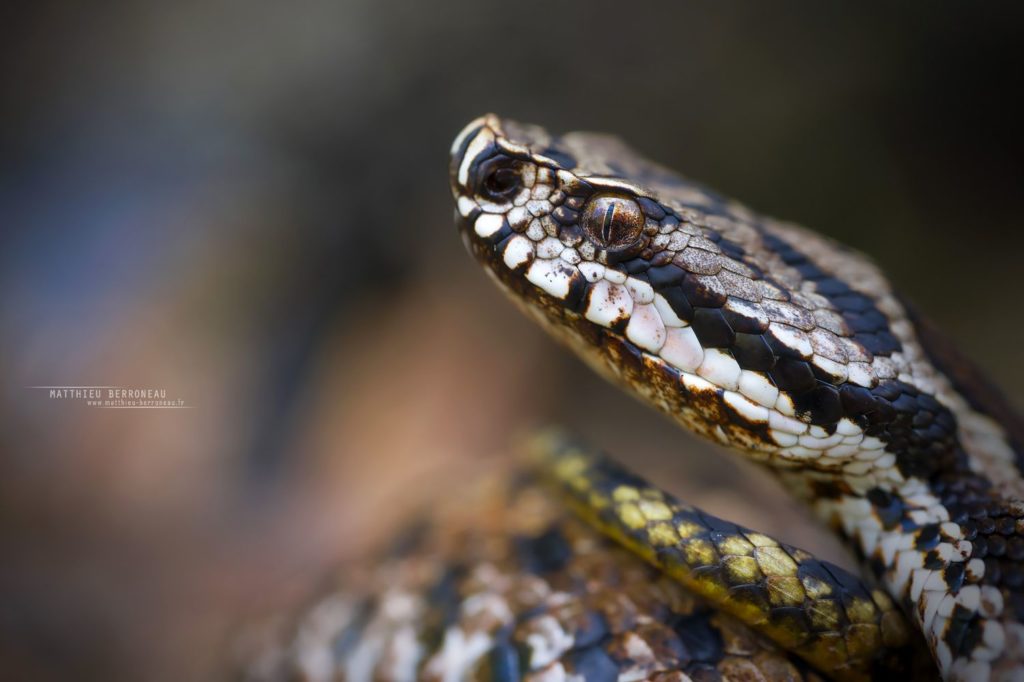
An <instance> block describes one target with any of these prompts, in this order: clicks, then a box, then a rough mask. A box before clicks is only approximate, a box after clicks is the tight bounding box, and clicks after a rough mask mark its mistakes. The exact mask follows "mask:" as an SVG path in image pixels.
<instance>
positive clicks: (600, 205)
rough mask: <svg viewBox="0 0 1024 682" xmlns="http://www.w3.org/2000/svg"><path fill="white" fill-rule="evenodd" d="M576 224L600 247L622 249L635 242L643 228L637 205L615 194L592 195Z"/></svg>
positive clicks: (641, 213) (642, 219) (627, 198)
mask: <svg viewBox="0 0 1024 682" xmlns="http://www.w3.org/2000/svg"><path fill="white" fill-rule="evenodd" d="M580 225H581V226H582V227H583V230H584V232H586V234H587V236H589V237H590V239H591V240H593V241H594V242H595V243H596V244H597V245H598V246H600V247H601V248H609V249H622V248H626V247H629V246H631V245H633V244H635V243H636V242H637V240H638V239H639V237H640V235H641V232H642V231H643V228H644V214H643V212H642V211H641V210H640V205H639V204H637V202H636V201H634V200H633V199H632V198H630V197H625V196H621V195H615V194H597V195H594V196H592V197H591V198H590V199H589V200H588V201H587V203H586V205H585V206H584V208H583V213H582V215H581V216H580Z"/></svg>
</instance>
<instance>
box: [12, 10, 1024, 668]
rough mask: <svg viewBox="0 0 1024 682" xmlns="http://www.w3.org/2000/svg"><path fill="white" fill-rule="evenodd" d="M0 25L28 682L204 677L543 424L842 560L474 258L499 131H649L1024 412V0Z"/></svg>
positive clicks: (19, 602) (693, 172)
mask: <svg viewBox="0 0 1024 682" xmlns="http://www.w3.org/2000/svg"><path fill="white" fill-rule="evenodd" d="M0 25H2V26H3V27H4V33H5V34H6V35H5V37H4V39H3V40H2V41H0V58H2V60H3V69H2V75H0V79H2V81H0V84H2V87H0V93H2V94H0V97H2V98H3V106H2V108H0V152H2V155H0V234H2V237H0V239H2V243H0V329H2V330H3V333H2V336H0V372H2V375H3V377H4V380H3V382H2V384H0V406H2V417H0V666H2V667H0V671H2V672H0V676H2V677H4V678H5V679H20V680H36V679H38V680H51V679H53V680H56V679H67V678H68V677H71V676H72V675H73V676H74V677H75V678H77V679H82V680H92V679H140V680H141V679H146V680H150V679H152V680H165V679H166V680H171V679H174V680H182V679H209V678H212V677H213V676H215V675H216V671H217V670H218V667H217V666H218V665H219V663H220V661H221V660H222V652H223V650H224V648H225V642H227V641H228V638H229V636H230V634H231V632H232V631H233V627H234V624H235V623H237V622H238V621H239V619H243V618H249V617H252V616H254V615H258V614H261V613H265V612H267V611H273V610H275V609H282V608H285V607H286V606H287V605H288V604H291V603H293V602H294V600H295V599H297V598H300V597H301V596H303V595H305V594H306V593H308V591H309V590H310V589H312V587H313V586H315V585H316V584H317V581H318V580H319V578H320V576H322V574H323V573H324V571H325V570H327V569H328V568H329V567H330V566H332V565H335V563H336V562H339V561H343V560H345V559H346V558H349V557H353V556H358V555H360V554H363V553H365V552H367V551H369V550H371V549H372V548H373V547H374V546H376V545H378V544H380V541H381V538H384V537H386V535H387V533H388V532H390V530H392V529H394V528H395V527H396V526H397V525H399V524H400V523H401V522H402V519H403V518H406V517H407V515H408V514H409V513H410V512H409V510H410V509H415V508H417V507H418V506H419V507H420V508H422V505H424V504H426V505H428V506H429V501H430V499H431V498H432V497H433V496H436V495H438V494H441V492H440V491H443V490H444V489H445V486H452V485H458V484H460V483H464V482H466V481H468V480H470V479H471V478H472V476H473V475H475V474H476V473H479V472H483V471H487V470H492V469H494V468H495V467H500V466H502V465H503V463H504V462H505V461H506V460H507V459H508V451H509V448H508V444H509V442H510V439H511V438H513V437H514V435H515V434H517V433H519V432H520V431H521V430H522V429H524V428H526V427H528V426H530V425H531V424H535V423H541V422H545V421H559V422H564V423H568V424H569V425H571V426H573V427H575V428H577V429H578V430H580V431H582V432H583V433H586V434H589V435H590V438H591V440H593V441H594V442H596V443H598V444H600V445H602V446H605V447H607V448H609V449H610V450H611V451H613V452H615V453H617V454H618V455H619V456H620V457H623V458H627V459H629V460H630V461H631V462H633V464H634V466H636V467H637V468H638V469H640V471H641V472H643V473H645V474H647V475H652V476H658V477H659V480H660V481H661V482H662V483H664V485H666V486H667V487H669V488H670V489H672V490H674V491H676V492H678V493H680V494H683V495H684V496H685V497H686V498H687V499H688V500H689V501H691V502H694V503H699V504H702V505H705V506H707V507H708V508H709V509H710V510H711V511H713V512H716V513H718V514H720V515H723V516H728V517H729V518H732V519H735V520H737V521H741V522H745V523H747V524H750V525H755V526H757V527H759V528H762V529H764V530H768V531H773V532H776V533H778V534H780V535H781V536H782V537H783V538H785V539H787V540H789V541H791V542H793V543H794V544H800V545H803V546H806V547H808V548H809V549H814V550H817V551H820V552H822V553H824V554H826V555H827V556H830V557H832V558H835V559H837V560H839V561H843V560H844V558H843V555H842V554H841V552H840V551H839V550H838V549H837V547H836V545H835V544H834V543H832V542H831V541H830V540H829V539H828V538H827V537H826V536H825V534H824V533H823V532H822V531H821V530H820V529H818V528H817V527H815V526H814V525H812V524H811V523H809V522H807V521H805V520H804V519H803V515H802V513H801V510H800V509H798V508H796V507H795V506H794V505H792V504H790V503H788V502H784V501H781V500H780V499H779V497H778V495H779V491H778V488H777V487H775V486H774V484H773V483H772V482H771V481H770V480H768V479H766V477H765V476H764V475H763V474H762V473H761V472H758V471H754V470H752V469H751V468H750V467H748V466H746V465H743V464H741V463H738V462H736V461H734V460H733V459H732V458H730V457H726V456H723V455H722V453H721V452H716V451H715V450H714V449H713V448H711V447H710V446H705V445H703V444H701V443H698V442H696V441H695V440H693V439H691V438H689V437H687V436H686V435H684V434H682V433H680V432H677V430H676V429H675V427H674V426H672V425H671V424H669V423H668V422H667V421H665V420H663V419H661V418H660V417H658V416H657V415H654V414H653V413H650V412H649V411H648V410H646V409H645V408H643V407H642V406H640V405H639V404H635V403H633V402H632V401H631V400H629V399H628V398H626V397H624V396H622V395H620V393H619V392H618V391H616V390H615V389H613V388H611V387H610V386H606V385H604V384H603V383H601V381H600V380H599V379H597V378H595V377H593V376H592V375H591V374H590V373H589V371H587V370H586V369H584V368H583V367H582V366H581V365H580V364H579V363H578V362H577V361H576V360H574V359H573V358H571V357H570V356H569V355H568V354H567V353H566V352H564V351H562V350H561V349H560V348H558V347H556V346H555V345H554V344H553V343H552V342H550V341H549V340H548V339H547V338H545V337H544V336H542V334H541V332H540V331H538V330H537V329H535V328H534V327H533V325H532V323H530V322H528V321H527V320H526V319H525V318H522V317H521V316H520V315H519V314H518V313H516V312H515V311H514V310H513V308H512V307H511V306H509V305H507V304H506V303H505V302H504V301H503V300H502V299H501V297H500V295H499V293H498V292H497V291H496V290H495V289H494V288H493V287H492V286H491V285H490V284H489V283H488V282H487V280H486V279H485V278H484V276H483V275H482V273H480V272H479V271H478V270H477V267H476V265H475V264H474V263H473V262H472V261H471V259H470V258H469V257H467V255H466V254H465V253H464V252H463V248H462V246H461V244H460V242H459V240H458V239H457V237H456V233H455V231H454V228H453V226H452V224H451V209H452V206H451V200H450V197H449V193H448V188H447V184H446V154H447V151H448V147H449V144H450V141H451V139H452V138H453V136H454V135H455V134H456V133H457V132H458V131H459V129H460V128H461V127H462V125H463V124H464V123H466V122H467V121H468V120H469V119H470V118H472V117H474V116H477V115H479V114H481V113H483V112H486V111H496V112H499V113H501V114H503V115H506V116H510V117H515V118H520V119H523V120H527V121H532V122H537V123H542V124H545V125H547V126H549V127H552V128H554V129H558V130H566V129H596V130H604V131H609V132H613V133H617V134H619V135H621V136H624V137H626V138H627V139H628V140H630V141H631V142H632V143H633V144H634V145H635V146H636V147H638V148H639V149H640V150H641V151H643V152H645V153H646V154H648V155H649V156H651V157H653V158H655V159H656V160H658V161H661V162H663V163H665V164H667V165H669V166H672V167H675V168H677V169H679V170H681V171H683V172H684V173H686V174H687V175H689V176H690V177H693V178H697V179H700V180H702V181H703V182H705V183H707V184H709V185H711V186H713V187H716V188H718V189H719V190H721V191H722V192H723V193H725V194H728V195H731V196H734V197H737V198H739V199H741V200H743V201H745V202H747V203H748V204H749V205H751V206H752V207H754V208H756V209H758V210H760V211H763V212H766V213H769V214H772V215H775V216H778V217H782V218H787V219H791V220H794V221H798V222H801V223H804V224H806V225H809V226H811V227H814V228H816V229H818V230H819V231H821V232H823V233H826V234H829V235H832V236H834V237H836V238H839V239H841V240H842V241H845V242H847V243H849V244H851V245H853V246H855V247H857V248H859V249H861V250H863V251H866V252H868V253H870V254H871V255H872V256H873V257H874V258H875V259H877V260H878V261H879V262H880V263H881V264H882V265H883V267H884V268H885V269H886V270H887V271H888V272H889V273H890V274H891V275H892V277H893V279H894V280H895V281H896V282H897V284H898V285H899V286H900V287H901V288H902V289H903V291H904V292H906V293H907V294H908V295H909V296H910V297H911V298H912V299H914V300H915V301H917V302H918V303H919V305H920V306H921V307H922V308H923V309H924V310H925V311H926V313H927V314H929V315H930V316H931V317H933V318H935V319H936V321H937V322H938V323H939V324H940V325H941V326H942V327H944V328H945V329H946V330H948V332H949V334H950V335H951V336H952V337H953V338H954V339H955V340H956V341H957V342H958V343H959V344H960V345H961V346H962V347H963V348H964V349H966V350H967V352H968V353H969V354H970V355H972V356H973V357H975V358H976V359H977V360H979V361H980V362H981V364H982V365H983V366H985V367H986V368H987V369H988V370H990V372H991V373H992V374H993V375H994V377H995V379H996V380H997V381H998V383H999V384H1001V386H1002V387H1003V388H1004V389H1005V390H1006V391H1007V392H1008V393H1009V394H1010V396H1011V399H1012V400H1013V401H1014V402H1015V403H1016V404H1017V405H1018V406H1020V405H1021V403H1022V399H1024V389H1022V388H1021V387H1022V385H1024V362H1021V360H1020V348H1021V346H1022V344H1024V318H1022V315H1021V314H1020V307H1019V306H1020V303H1021V298H1020V297H1021V294H1024V286H1022V285H1021V279H1020V276H1021V275H1020V268H1021V256H1022V254H1024V250H1022V247H1024V231H1022V230H1021V229H1020V228H1021V214H1022V210H1024V196H1022V187H1024V184H1022V181H1024V168H1022V159H1024V139H1022V126H1021V121H1022V120H1024V107H1022V105H1021V103H1020V102H1021V99H1020V97H1019V95H1020V90H1021V85H1022V80H1021V79H1022V74H1024V51H1022V50H1021V49H1020V39H1021V36H1022V35H1024V34H1022V30H1024V8H1022V7H1021V6H1020V5H1019V4H1014V3H1009V2H989V3H985V4H984V5H970V6H969V5H966V4H964V5H955V4H953V3H940V4H933V3H913V2H912V3H901V4H899V5H890V6H884V7H883V6H881V5H876V4H875V3H857V4H856V5H850V6H847V7H845V8H844V7H841V6H840V5H839V4H838V3H812V2H802V3H801V2H790V3H782V4H778V3H773V4H772V5H771V6H769V5H766V4H762V3H747V4H740V3H730V2H724V3H711V2H695V3H661V4H653V3H652V4H648V3H628V4H627V5H623V4H622V3H612V2H590V3H586V4H583V3H569V2H538V3H532V2H525V1H523V2H515V3H510V2H504V3H498V4H493V5H491V4H489V3H484V2H470V1H468V0H449V1H445V2H435V3H396V2H384V1H379V0H342V1H336V2H324V1H320V0H299V1H298V2H291V3H272V2H266V1H265V0H256V1H253V0H249V1H246V2H241V1H234V2H232V1H216V2H205V1H204V2H199V1H197V0H182V1H180V2H173V3H148V2H97V3H59V2H51V1H48V0H42V1H38V2H33V3H18V4H15V3H8V4H7V5H5V7H4V8H3V9H0ZM39 385H117V386H128V387H143V388H162V389H165V390H166V391H167V393H168V397H174V398H179V397H180V398H182V399H184V400H185V401H186V403H187V404H188V405H189V406H190V408H189V409H180V410H106V409H98V408H94V407H88V406H86V405H85V404H84V402H82V401H74V400H51V399H49V398H48V396H47V393H46V392H45V391H42V390H38V389H31V388H28V387H31V386H39Z"/></svg>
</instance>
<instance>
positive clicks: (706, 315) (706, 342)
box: [691, 308, 736, 348]
mask: <svg viewBox="0 0 1024 682" xmlns="http://www.w3.org/2000/svg"><path fill="white" fill-rule="evenodd" d="M691 324H692V325H693V331H694V333H695V334H696V335H697V338H698V339H699V340H700V342H701V345H702V346H704V347H705V348H729V347H730V346H732V345H733V343H734V342H735V341H736V333H735V332H734V331H733V330H732V327H730V326H729V323H728V322H727V321H726V319H725V316H724V315H723V314H722V311H721V309H719V308H697V309H696V310H694V314H693V322H691Z"/></svg>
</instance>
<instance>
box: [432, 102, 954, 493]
mask: <svg viewBox="0 0 1024 682" xmlns="http://www.w3.org/2000/svg"><path fill="white" fill-rule="evenodd" d="M450 178H451V187H452V191H453V194H454V196H455V199H456V220H457V223H458V224H459V226H460V230H461V233H462V237H463V240H464V241H465V243H466V245H467V247H468V248H469V250H470V251H471V252H472V253H473V254H474V255H475V256H476V258H477V259H478V260H479V261H480V262H481V263H482V264H483V266H484V269H485V270H486V271H487V272H488V274H490V275H491V276H492V277H493V279H495V280H496V281H497V282H498V283H499V284H500V285H501V287H502V288H503V289H504V290H505V291H506V292H508V293H509V294H510V295H511V297H512V299H513V300H514V301H515V302H517V303H518V304H519V305H520V307H522V308H523V309H524V310H525V311H526V312H528V313H530V314H531V315H532V316H533V317H535V318H537V319H539V320H540V321H541V322H542V323H543V324H544V325H545V326H546V327H547V328H548V329H549V330H550V331H551V332H552V333H553V334H554V335H555V336H556V337H557V338H559V339H561V340H562V341H565V342H567V343H568V344H569V345H570V346H571V347H572V348H573V349H574V350H575V351H576V352H577V353H578V354H579V355H580V356H581V357H582V358H583V359H584V360H586V361H588V362H589V364H591V365H592V366H593V367H595V368H596V369H598V370H599V371H601V372H602V373H603V374H604V375H605V376H608V377H610V378H612V379H613V380H616V381H617V382H618V383H621V384H624V385H625V386H626V387H627V388H629V389H630V390H631V391H632V392H634V393H637V394H640V397H642V398H644V399H646V400H647V401H648V402H651V403H653V404H654V405H656V406H658V407H659V408H661V409H662V410H664V411H665V412H668V413H669V414H671V415H672V416H674V417H675V418H677V419H678V420H680V421H681V422H682V423H683V424H684V426H687V427H688V428H690V429H692V430H694V431H697V432H698V433H700V434H703V435H706V436H709V437H711V438H713V439H715V440H718V441H719V442H722V443H724V444H728V445H731V446H734V447H737V448H739V449H742V450H745V451H747V452H749V453H754V454H756V455H758V456H759V458H760V459H765V460H771V461H772V462H773V463H778V464H780V465H783V466H791V467H797V466H798V467H813V468H817V469H827V470H829V471H836V472H839V471H844V472H852V473H853V475H856V476H863V475H866V474H867V473H869V472H871V471H873V470H874V469H876V468H877V469H882V468H888V467H891V466H892V461H891V460H892V457H884V456H882V455H881V454H880V451H881V449H882V448H884V447H885V444H886V443H885V441H886V440H888V441H889V442H895V443H896V444H897V445H898V446H899V447H898V448H896V447H894V448H893V449H894V450H895V449H899V450H900V451H901V452H900V454H899V456H900V457H902V458H903V459H902V461H900V469H901V475H918V476H926V475H928V474H929V472H930V471H933V470H934V469H935V467H936V466H938V464H937V462H939V461H940V459H941V457H943V456H945V455H947V454H948V453H949V452H951V451H952V449H953V439H954V438H955V435H954V433H953V431H954V427H953V424H952V421H951V420H950V419H949V418H948V414H945V408H943V407H941V406H939V405H938V404H937V403H936V402H935V401H934V400H932V399H931V397H930V396H924V394H926V393H928V392H929V390H930V389H929V386H930V384H929V381H930V379H929V377H927V376H925V375H924V374H922V375H921V376H920V377H917V376H914V375H913V372H914V371H916V368H915V366H914V365H912V364H911V363H910V362H908V361H907V358H908V357H911V356H913V354H914V353H918V352H919V351H917V350H916V349H914V347H913V345H910V346H907V345H906V344H913V343H914V339H913V335H912V331H911V330H910V329H909V324H908V323H907V321H906V313H905V310H904V309H903V307H902V306H901V304H900V303H899V301H898V300H897V299H896V298H895V297H894V296H893V294H892V293H891V290H890V288H889V285H888V283H887V281H886V280H885V279H884V277H882V275H881V274H880V273H879V272H878V270H877V269H876V268H875V267H874V266H873V265H872V264H871V263H870V262H869V261H867V259H865V258H863V257H861V256H860V255H859V254H856V253H853V252H851V251H849V250H848V249H843V248H842V247H839V246H838V245H836V244H834V243H832V242H830V241H828V240H827V239H824V238H822V237H819V236H817V235H815V234H813V233H811V232H809V231H806V230H803V229H801V228H799V227H797V226H793V225H789V224H783V223H779V222H777V221H773V220H770V219H767V218H763V217H760V216H757V215H755V214H753V213H752V212H751V211H749V210H747V209H745V208H743V207H742V206H740V205H738V204H736V203H734V202H730V201H727V200H725V199H723V198H721V197H720V196H718V195H717V194H715V193H714V192H711V191H708V190H707V189H705V188H703V187H701V186H699V185H697V184H695V183H692V182H690V181H688V180H686V179H684V178H682V177H680V176H679V175H677V174H675V173H674V172H672V171H670V170H667V169H665V168H663V167H661V166H659V165H657V164H655V163H653V162H650V161H648V160H646V159H644V158H643V157H642V156H641V155H639V154H638V153H636V152H635V151H633V150H632V149H630V148H629V147H628V146H627V145H625V144H624V143H622V142H620V141H618V140H617V139H616V138H613V137H609V136H605V135H595V134H589V133H569V134H566V135H554V134H552V133H549V132H548V131H546V130H544V129H543V128H540V127H537V126H531V125H524V124H519V123H515V122H512V121H508V120H505V119H501V118H499V117H497V116H494V115H487V116H483V117H481V118H479V119H477V120H475V121H473V122H472V123H470V124H469V125H468V126H467V127H466V128H465V129H464V130H463V131H462V133H460V134H459V136H458V137H457V138H456V140H455V142H454V144H453V146H452V152H451V165H450ZM901 368H903V369H901ZM908 379H909V380H908ZM922 410H923V411H925V412H928V413H930V414H932V415H933V417H935V418H934V419H932V422H931V423H933V424H936V426H935V427H934V428H932V427H928V428H930V429H931V430H928V428H922V429H920V430H915V427H913V426H912V425H911V424H910V422H911V421H914V415H915V414H917V412H918V411H922ZM939 415H944V416H941V417H940V416H939ZM917 421H919V422H923V420H921V419H918V420H917ZM907 444H909V445H907ZM865 451H867V453H866V454H865ZM876 452H877V453H879V454H877V455H876V454H875V453H876ZM858 455H861V457H862V458H861V459H860V460H857V456H858ZM871 458H876V459H877V460H878V461H880V462H881V464H880V465H879V466H877V467H876V466H875V459H871ZM855 460H856V461H855ZM883 465H884V466H883Z"/></svg>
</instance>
